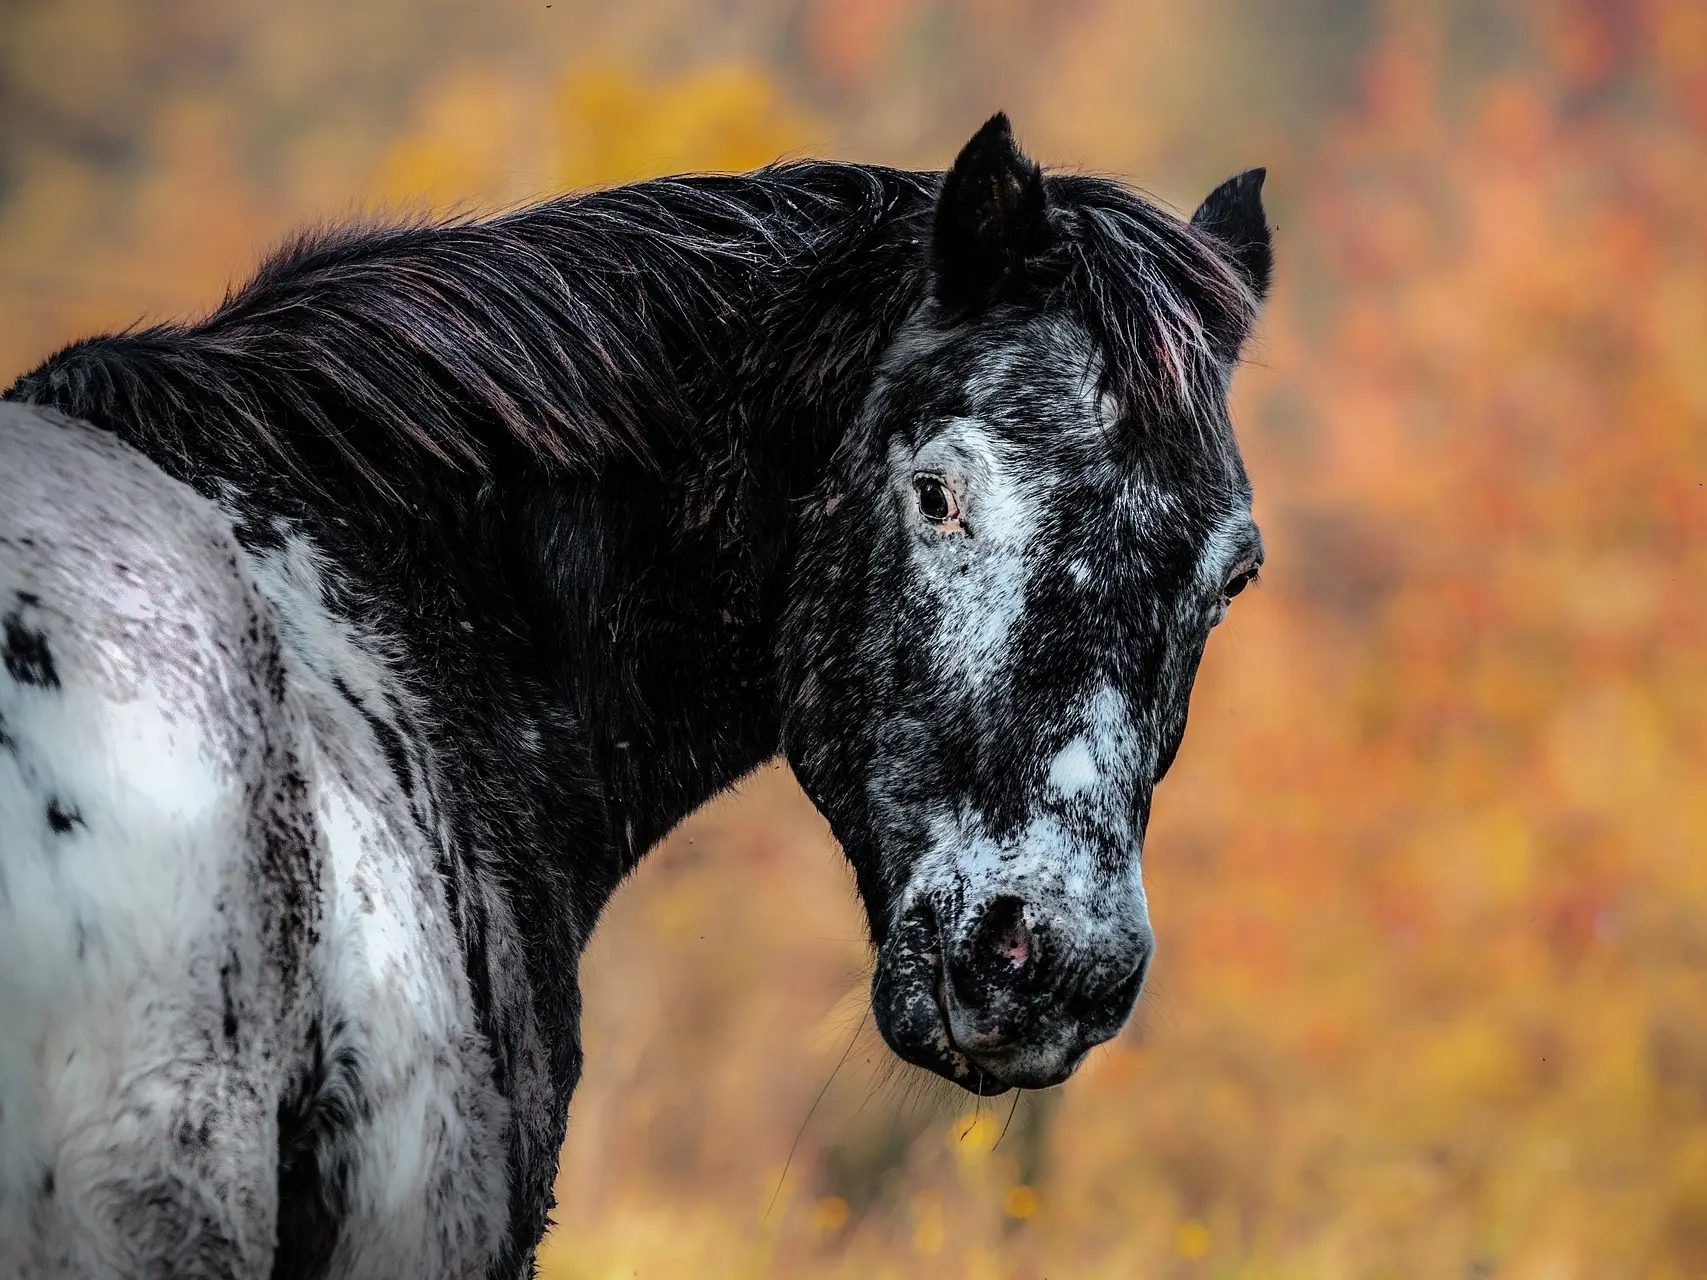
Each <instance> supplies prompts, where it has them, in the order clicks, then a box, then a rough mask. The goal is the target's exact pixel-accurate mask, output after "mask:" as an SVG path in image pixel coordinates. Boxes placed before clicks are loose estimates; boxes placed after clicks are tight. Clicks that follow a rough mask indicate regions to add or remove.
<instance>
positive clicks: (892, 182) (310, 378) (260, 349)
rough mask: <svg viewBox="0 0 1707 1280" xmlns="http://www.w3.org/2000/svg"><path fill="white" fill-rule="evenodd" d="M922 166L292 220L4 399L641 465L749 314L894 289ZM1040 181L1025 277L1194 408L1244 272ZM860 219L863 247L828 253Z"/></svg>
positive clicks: (732, 344) (201, 426)
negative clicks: (1030, 265)
mask: <svg viewBox="0 0 1707 1280" xmlns="http://www.w3.org/2000/svg"><path fill="white" fill-rule="evenodd" d="M940 179H941V175H940V174H936V173H916V172H906V171H901V170H894V169H885V168H879V167H875V166H868V165H854V164H840V163H829V162H803V163H789V164H779V165H776V166H773V167H771V168H768V169H763V170H760V171H758V172H756V173H753V174H749V175H743V176H735V177H720V176H692V177H682V178H660V179H656V180H653V181H648V182H641V183H636V184H633V185H630V186H624V187H616V188H612V189H609V190H604V191H598V192H593V193H590V194H586V195H580V196H572V197H564V198H560V199H556V200H551V201H547V202H545V203H542V204H538V205H534V206H531V207H528V208H524V209H521V210H518V211H516V212H512V213H508V214H502V215H499V216H496V217H491V218H486V219H464V220H458V221H451V222H444V223H432V224H429V223H416V224H406V225H391V226H373V225H356V226H345V227H339V228H335V229H330V230H323V231H319V232H314V233H310V234H306V235H303V236H301V237H299V238H297V239H295V240H293V241H291V242H289V243H288V244H286V245H285V246H284V247H283V248H281V249H280V250H279V251H277V252H276V253H274V254H273V255H272V256H271V257H270V258H269V259H268V260H267V261H266V262H265V263H264V264H263V265H262V266H261V268H260V269H259V270H258V271H257V272H256V274H255V275H254V277H253V278H252V279H250V280H249V281H248V283H246V284H245V285H243V286H242V287H241V288H239V289H237V290H235V291H234V292H229V293H228V294H227V295H226V297H225V299H224V300H223V301H222V302H221V303H220V305H219V306H218V307H217V308H215V310H214V311H213V312H212V313H211V314H209V315H208V316H207V317H206V318H204V319H202V320H200V321H197V322H194V323H190V324H158V325H152V326H149V327H144V328H133V329H130V330H126V331H123V332H121V333H117V334H113V335H109V336H104V337H96V338H90V339H85V340H83V341H80V342H77V343H74V344H72V345H71V346H68V347H66V348H65V349H64V350H62V351H60V352H59V353H58V354H56V355H54V356H53V357H52V358H50V359H49V360H48V361H47V362H46V363H44V364H43V365H42V366H41V367H40V368H39V369H37V370H36V371H34V372H33V373H31V374H28V375H26V376H25V377H23V378H21V379H20V380H19V381H18V382H17V383H16V384H15V385H14V386H13V387H12V388H11V389H10V390H9V391H8V392H7V393H6V398H8V399H22V400H28V401H36V402H46V403H51V404H53V405H55V406H57V407H59V408H61V409H63V410H65V411H66V412H68V413H72V414H74V415H76V416H80V417H84V418H87V419H89V420H91V421H94V422H96V423H99V424H102V425H107V426H122V427H123V428H124V429H125V431H126V433H127V434H130V435H132V436H136V435H141V436H142V437H143V438H144V439H145V440H147V441H148V443H149V445H150V446H151V451H154V452H155V453H156V456H159V457H161V458H162V460H166V459H169V458H171V457H173V456H178V457H182V458H184V460H185V461H186V462H189V461H190V459H189V455H190V454H191V453H193V452H196V451H198V450H202V449H214V450H217V451H218V452H220V453H221V454H223V455H225V456H227V457H230V458H237V459H247V460H250V461H253V462H254V463H255V464H256V465H264V463H265V462H266V461H268V460H269V458H268V455H272V459H274V460H277V459H282V460H283V461H285V462H286V463H287V464H297V463H300V460H301V457H302V455H303V453H304V452H305V451H308V450H313V449H316V448H329V449H331V450H334V451H335V452H336V453H337V454H339V455H342V456H343V457H344V458H345V459H346V460H347V461H349V462H351V463H353V464H354V465H355V466H356V468H357V469H358V470H359V471H361V472H363V473H365V474H367V475H369V476H370V477H372V478H374V479H379V480H381V481H382V482H383V477H384V476H385V475H386V474H388V473H394V472H395V471H396V470H397V469H398V468H399V467H400V466H403V467H406V466H408V465H410V463H411V462H416V463H418V462H423V461H426V460H428V459H432V460H437V461H438V462H440V463H450V464H453V465H458V466H462V467H465V468H469V469H472V470H475V471H479V470H480V469H482V468H484V467H485V466H486V465H487V464H488V462H489V461H490V458H491V455H492V453H493V452H494V450H495V449H497V448H501V447H503V445H504V443H505V442H506V441H508V442H511V443H513V444H515V445H519V446H520V447H521V448H522V449H523V450H525V451H526V453H527V454H528V455H531V456H533V457H535V458H537V459H539V460H541V461H544V462H546V463H548V464H555V465H560V466H564V467H568V468H590V467H594V466H596V465H598V464H599V463H601V462H604V461H608V460H610V459H612V458H622V457H626V458H629V459H632V460H635V461H637V462H639V463H641V464H642V465H646V464H649V463H651V462H652V461H654V460H655V457H654V456H655V452H656V449H657V446H658V444H659V442H660V435H659V433H660V430H661V429H662V430H663V431H665V432H666V433H667V432H669V431H670V430H672V429H681V430H691V425H692V422H693V418H694V413H695V408H694V406H693V405H692V404H690V403H689V397H688V392H689V390H690V389H691V388H692V387H693V386H694V385H695V382H694V380H695V379H696V378H697V379H700V380H701V381H703V380H704V379H705V378H707V377H723V378H728V377H731V376H734V372H735V371H734V370H733V369H732V368H730V367H729V366H730V364H731V362H732V361H735V360H738V359H740V358H742V357H747V358H751V356H752V354H753V353H752V352H750V351H746V350H743V349H741V348H740V346H739V337H738V335H741V334H745V333H749V332H750V331H751V330H752V327H753V324H754V322H755V320H759V319H762V320H764V321H766V322H768V323H770V324H771V325H772V326H773V331H774V332H775V336H776V341H777V342H778V343H779V344H781V346H780V347H779V352H778V354H781V353H782V352H783V351H785V350H786V346H787V344H788V343H790V342H791V341H797V340H798V339H799V337H800V335H799V334H798V333H797V332H793V331H792V330H793V329H795V328H797V326H798V324H799V323H803V322H804V321H805V320H806V319H807V314H806V311H807V308H809V307H810V306H812V305H816V306H818V307H820V308H821V307H822V306H823V305H824V304H825V299H826V295H827V293H828V292H830V291H832V290H837V289H839V290H844V291H846V292H847V293H848V294H849V295H850V296H849V297H847V298H845V299H838V301H839V302H840V303H841V310H842V311H843V312H844V314H849V313H852V312H854V311H857V309H858V304H859V303H860V302H861V301H872V300H881V299H882V298H883V297H884V296H885V295H884V291H886V290H887V291H889V292H890V293H894V292H896V291H905V290H906V289H908V287H909V286H910V285H911V286H912V287H913V288H914V290H915V291H917V286H918V280H917V277H918V275H919V274H920V273H922V272H923V271H924V270H926V266H927V257H926V255H925V254H924V253H923V252H922V240H923V237H924V236H925V234H927V232H926V228H927V227H928V213H929V210H930V206H931V201H932V197H933V193H934V191H935V189H936V186H937V184H938V183H939V182H940ZM1048 182H1049V188H1050V194H1051V198H1052V202H1053V203H1054V204H1055V205H1056V206H1057V208H1058V209H1059V210H1060V214H1061V218H1062V221H1063V226H1064V229H1065V230H1066V233H1067V234H1066V235H1065V236H1064V237H1063V242H1062V244H1061V246H1060V247H1059V250H1058V252H1057V254H1056V257H1057V258H1058V259H1060V262H1059V263H1058V268H1059V269H1057V270H1055V271H1053V272H1051V273H1050V276H1049V283H1048V285H1047V290H1048V293H1049V295H1050V296H1049V297H1048V298H1046V299H1042V300H1043V301H1046V302H1047V303H1048V304H1049V305H1059V306H1064V307H1065V308H1067V309H1068V310H1069V311H1070V312H1071V313H1073V314H1074V315H1076V317H1077V318H1079V319H1080V320H1081V321H1082V322H1083V323H1085V325H1086V326H1087V328H1089V329H1090V331H1091V333H1092V336H1093V338H1094V339H1096V340H1097V342H1098V345H1099V347H1100V348H1101V351H1102V355H1103V359H1104V363H1105V373H1106V376H1107V378H1108V380H1109V381H1110V383H1111V385H1112V386H1114V387H1115V388H1117V389H1124V390H1125V391H1126V393H1127V394H1128V397H1129V399H1135V400H1139V401H1140V402H1141V403H1142V404H1143V406H1144V407H1145V408H1146V409H1148V410H1150V411H1151V412H1152V413H1161V412H1164V411H1165V410H1166V409H1167V407H1168V406H1170V405H1171V406H1172V407H1173V409H1174V410H1175V411H1178V410H1182V409H1183V410H1184V411H1185V412H1186V414H1187V415H1188V416H1193V417H1195V416H1197V409H1198V407H1199V402H1200V400H1201V398H1202V396H1203V394H1204V393H1205V392H1206V391H1208V390H1209V389H1210V387H1209V385H1208V384H1207V383H1206V379H1208V380H1211V381H1216V382H1218V380H1219V379H1220V378H1222V377H1224V374H1225V368H1224V365H1225V353H1227V352H1231V351H1234V350H1236V349H1237V346H1238V342H1237V338H1238V336H1242V334H1243V332H1244V330H1245V329H1246V328H1248V326H1249V323H1250V320H1251V317H1252V315H1253V314H1254V309H1255V303H1256V299H1255V297H1254V295H1253V294H1252V293H1251V291H1250V290H1249V289H1248V288H1246V287H1245V286H1244V285H1243V284H1242V283H1241V281H1240V278H1239V276H1238V274H1237V272H1236V271H1234V270H1233V269H1231V267H1230V266H1229V263H1228V259H1227V257H1226V252H1225V250H1224V249H1223V248H1222V247H1220V246H1218V244H1217V242H1215V241H1214V240H1213V239H1212V238H1211V237H1208V236H1207V235H1205V234H1203V233H1201V232H1199V231H1198V230H1197V229H1195V228H1193V227H1191V226H1190V225H1189V224H1187V223H1184V222H1181V221H1180V220H1178V219H1176V218H1174V217H1173V216H1172V215H1170V214H1168V213H1166V212H1164V211H1162V210H1161V209H1159V208H1157V207H1156V206H1154V205H1152V204H1150V203H1148V202H1147V201H1145V200H1143V199H1141V198H1139V197H1138V196H1137V195H1135V194H1134V193H1132V192H1131V191H1130V190H1128V189H1127V188H1125V187H1123V186H1121V185H1120V184H1118V183H1114V182H1110V181H1106V180H1103V179H1097V178H1087V177H1077V176H1067V175H1053V176H1051V177H1050V178H1049V180H1048ZM879 243H881V244H883V245H886V246H888V248H889V249H890V250H891V251H890V252H888V253H886V254H884V255H882V256H881V260H880V262H878V264H877V265H879V266H880V267H881V269H879V270H876V271H872V270H869V269H868V270H863V271H853V270H842V271H837V270H836V269H835V268H836V267H837V266H839V265H840V266H845V265H846V263H847V260H848V259H849V258H850V257H852V256H854V255H855V254H856V251H858V250H859V249H861V248H862V247H867V246H871V245H874V244H879ZM872 265H873V263H872V262H867V263H866V264H865V266H866V267H867V268H870V267H871V266H872ZM862 291H863V292H862ZM921 296H922V294H921ZM192 437H193V438H192ZM297 469H299V470H300V469H301V468H300V466H298V467H297Z"/></svg>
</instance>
